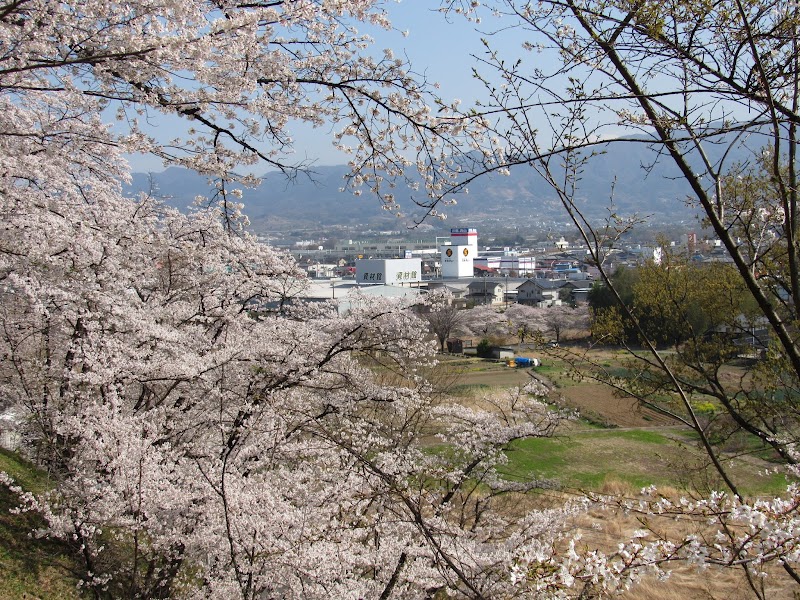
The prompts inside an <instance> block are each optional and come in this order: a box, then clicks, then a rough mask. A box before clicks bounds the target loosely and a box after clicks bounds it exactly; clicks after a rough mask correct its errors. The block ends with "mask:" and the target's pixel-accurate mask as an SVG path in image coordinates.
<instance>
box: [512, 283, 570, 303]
mask: <svg viewBox="0 0 800 600" xmlns="http://www.w3.org/2000/svg"><path fill="white" fill-rule="evenodd" d="M567 283H569V282H568V281H567V280H565V279H528V280H526V281H524V282H522V283H521V284H519V287H517V302H519V303H520V304H530V305H532V306H558V305H560V304H561V299H560V296H559V294H560V293H561V288H563V287H564V286H565V285H567Z"/></svg>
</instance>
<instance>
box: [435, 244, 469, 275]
mask: <svg viewBox="0 0 800 600" xmlns="http://www.w3.org/2000/svg"><path fill="white" fill-rule="evenodd" d="M440 250H441V257H442V277H472V273H473V269H472V261H473V259H474V258H475V255H476V254H477V252H475V250H474V249H473V248H472V247H471V246H447V245H446V246H442V247H441V249H440Z"/></svg>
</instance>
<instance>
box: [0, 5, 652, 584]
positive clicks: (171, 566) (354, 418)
mask: <svg viewBox="0 0 800 600" xmlns="http://www.w3.org/2000/svg"><path fill="white" fill-rule="evenodd" d="M359 21H361V22H368V23H371V24H373V25H376V26H388V23H387V22H386V19H385V16H384V14H383V13H382V11H381V10H380V7H379V6H378V3H377V2H374V1H372V0H348V1H347V2H342V1H338V0H313V1H312V0H298V1H292V2H288V1H287V2H281V1H272V0H269V1H264V2H261V1H256V2H236V1H233V2H228V1H222V2H202V1H197V0H188V1H180V2H173V1H159V0H155V1H149V0H134V1H132V2H124V3H120V2H115V1H113V0H112V1H110V2H102V3H101V2H96V1H94V0H84V1H80V0H78V1H75V2H52V1H49V0H29V1H25V2H16V3H9V4H5V5H3V6H2V7H0V36H2V45H1V48H0V102H2V109H3V110H2V111H0V123H2V127H0V144H2V146H3V151H2V152H1V153H0V164H2V169H0V211H2V223H3V225H2V227H1V228H0V296H1V298H0V353H1V354H2V357H3V359H2V362H1V363H0V395H2V397H3V399H4V401H7V402H9V403H12V404H14V405H15V406H16V407H19V408H21V409H23V410H24V415H25V421H24V424H23V442H24V448H23V449H24V451H25V452H27V453H28V454H29V455H30V456H31V457H32V458H33V459H34V460H35V461H36V462H37V464H39V465H40V466H41V467H42V468H44V469H47V470H48V472H49V473H50V475H51V480H52V483H53V486H52V489H50V490H48V491H47V492H44V493H41V494H39V495H34V494H31V493H30V492H26V491H25V490H22V489H21V488H20V487H19V486H18V485H17V484H16V482H14V481H13V480H11V478H10V477H9V476H8V475H6V474H0V482H1V483H2V485H5V486H7V487H9V488H10V489H12V490H13V491H14V492H16V493H17V494H18V495H19V498H20V503H21V510H36V511H39V512H41V514H42V515H43V516H44V518H45V523H46V527H44V528H43V529H42V531H38V532H36V533H37V535H49V536H58V537H60V538H63V539H64V540H66V541H67V542H69V543H70V544H72V545H73V546H74V550H75V553H76V556H79V557H80V559H81V561H82V572H81V573H80V579H81V584H82V585H83V586H85V588H86V589H87V591H88V593H89V594H91V595H92V596H93V597H95V598H105V597H113V598H117V597H131V598H142V597H146V598H168V597H186V598H226V599H228V598H265V597H281V598H295V597H298V598H299V597H302V598H332V597H333V598H338V597H353V598H356V597H377V598H389V597H426V596H429V597H433V596H437V595H438V596H453V595H455V596H461V597H471V598H488V597H502V596H512V595H515V594H517V593H518V592H519V587H518V582H519V580H520V578H524V580H525V582H526V583H525V585H527V586H530V587H531V589H532V590H533V589H535V593H536V595H537V597H542V596H543V595H551V596H563V595H565V594H570V593H572V591H573V590H574V595H578V594H580V593H581V590H582V589H583V587H584V586H585V585H592V586H596V585H602V586H607V587H608V588H609V589H613V588H616V587H619V586H622V585H626V584H627V583H629V582H630V580H631V578H633V577H635V576H636V573H637V570H636V568H634V566H633V565H631V568H628V565H624V564H623V565H622V567H619V568H618V567H617V566H613V567H611V566H609V561H610V559H606V558H604V557H599V556H597V555H596V554H594V553H592V552H587V553H578V552H575V551H570V552H566V553H563V554H561V553H558V552H556V548H557V545H558V544H559V543H560V541H561V540H566V539H567V538H568V537H569V534H570V527H569V525H568V520H569V519H570V518H572V517H573V516H574V515H575V514H577V513H578V512H580V511H581V510H582V506H581V505H580V504H577V505H571V504H564V505H563V506H561V507H558V508H556V509H552V510H536V511H530V512H527V513H525V512H523V511H519V512H518V513H515V512H513V511H508V510H503V506H504V504H506V503H504V502H502V501H501V500H502V499H503V497H507V496H512V497H514V496H515V495H518V494H523V493H525V492H526V491H527V490H528V489H529V488H530V487H532V486H534V485H535V484H536V483H535V482H530V483H529V484H519V483H515V482H510V481H508V480H506V479H504V478H503V477H501V476H500V471H499V467H501V466H502V464H503V463H504V461H505V460H506V455H505V453H504V450H506V449H507V448H508V445H509V444H510V443H511V442H512V441H513V440H515V439H518V438H521V437H529V436H540V435H548V434H549V433H551V432H552V431H553V428H554V427H555V426H556V425H557V423H558V421H559V419H560V416H559V415H557V414H554V413H553V412H552V411H550V410H548V409H547V408H546V407H544V406H543V405H542V404H541V403H540V402H539V401H538V399H537V394H538V392H537V391H536V390H528V391H518V392H517V393H515V394H511V395H508V396H504V397H503V398H498V399H494V400H493V402H492V403H491V404H490V405H487V406H486V407H483V408H480V407H476V408H465V407H462V406H459V405H457V404H452V403H448V402H445V401H443V400H441V399H440V398H439V396H438V395H436V394H432V393H431V388H430V384H429V383H428V382H427V381H426V380H425V378H424V377H423V376H422V370H423V368H424V367H426V366H427V365H430V364H432V361H433V347H432V345H431V344H430V343H428V342H426V341H425V336H424V335H422V332H423V331H424V325H423V322H422V321H421V319H420V318H419V317H418V316H416V315H415V313H414V311H412V310H410V308H411V307H410V306H409V305H407V304H404V303H402V302H399V301H397V302H390V303H386V302H383V301H377V300H374V299H369V298H361V299H359V300H358V301H356V302H354V303H353V306H352V307H351V310H350V311H349V312H348V314H347V315H344V316H341V315H339V314H338V311H337V310H336V307H335V306H334V305H332V304H307V303H303V302H302V301H301V300H300V298H299V292H300V291H301V290H302V288H303V286H304V285H305V279H304V277H303V275H302V273H301V271H300V269H299V268H298V267H297V265H296V264H295V263H294V262H293V261H292V260H291V259H290V258H289V257H288V256H285V255H283V254H281V253H280V252H278V251H276V250H274V249H272V248H269V247H266V246H264V245H262V244H259V243H258V242H257V240H255V239H254V238H253V237H252V236H250V235H249V234H248V233H247V231H246V228H245V227H244V224H245V222H246V221H245V218H244V217H243V215H242V212H241V207H240V206H239V205H238V204H237V202H236V197H235V195H234V194H232V193H230V192H229V184H230V182H231V181H233V180H239V181H244V182H248V181H249V179H248V178H247V177H240V176H237V175H236V174H235V173H236V170H237V169H238V168H239V167H242V166H245V167H246V166H249V165H253V164H254V163H255V162H256V161H262V162H264V163H266V164H269V165H272V166H274V167H276V168H279V169H282V170H284V171H286V172H287V174H291V173H292V172H293V170H294V169H295V168H296V167H299V166H302V165H297V164H292V163H290V162H289V160H290V155H289V150H290V149H291V139H290V137H289V124H290V122H291V121H292V120H299V121H306V122H309V123H312V124H318V125H322V124H323V123H327V122H335V123H337V124H338V126H339V127H340V129H339V130H338V133H337V134H336V135H335V136H334V142H335V143H337V144H339V145H340V146H341V147H342V148H345V146H346V145H348V144H352V147H351V148H350V151H351V153H352V160H351V167H352V175H351V179H350V181H349V183H350V184H351V185H352V186H354V187H359V186H364V187H366V188H367V189H369V190H370V191H372V192H373V193H375V194H377V195H378V196H379V197H380V198H381V199H382V201H383V202H384V203H385V205H386V206H388V207H390V208H393V207H394V204H395V202H394V198H393V196H392V193H391V191H390V190H391V185H393V181H392V180H397V179H398V178H399V179H402V177H403V172H404V169H405V168H406V167H407V166H409V165H413V166H416V168H418V170H420V171H421V172H422V174H423V175H424V176H425V182H426V186H427V189H428V191H430V192H434V193H435V192H436V190H438V189H439V188H440V186H442V185H446V184H447V183H448V182H449V181H450V178H451V174H450V173H449V172H448V165H449V164H450V163H449V161H450V156H451V154H452V153H453V152H454V151H455V146H454V144H455V141H454V140H455V139H457V136H458V135H460V134H461V133H463V132H465V131H466V130H464V129H463V125H462V124H461V123H459V122H457V121H454V120H452V119H451V118H450V117H449V116H448V115H449V113H448V108H447V106H446V105H443V104H441V103H439V104H437V101H436V99H435V98H432V97H429V96H427V95H426V94H427V92H426V90H427V88H426V86H425V82H424V81H423V82H420V81H418V80H416V79H414V78H412V77H411V76H409V74H408V72H407V70H406V68H405V65H404V64H403V62H402V61H398V60H397V59H395V58H394V57H393V56H392V55H391V53H389V52H388V51H387V52H386V53H385V54H384V55H383V56H382V57H381V58H374V57H371V56H370V55H369V53H367V52H366V51H365V44H366V43H367V39H366V38H365V37H363V36H361V35H359V34H358V33H357V32H356V30H355V28H354V26H353V23H356V22H359ZM429 101H430V104H432V105H433V106H434V107H436V109H437V112H436V116H434V113H433V110H432V109H431V108H430V107H429V106H430V105H429ZM113 115H116V117H117V119H118V121H117V123H116V124H109V123H107V122H106V121H107V119H108V118H111V117H113ZM162 117H163V118H174V119H178V120H185V121H186V122H187V124H188V125H189V127H188V128H187V129H186V131H185V135H184V136H181V137H179V138H178V139H174V140H170V141H167V142H165V141H163V140H160V139H157V137H155V136H153V135H150V134H149V132H148V129H147V126H146V124H147V123H148V121H149V120H150V119H151V118H162ZM129 152H140V153H152V154H154V155H156V156H158V157H161V158H162V159H163V160H164V161H166V162H167V163H170V164H180V165H183V166H186V167H189V168H192V169H196V170H198V171H200V172H201V173H205V174H208V175H209V176H210V177H213V178H215V180H216V181H217V191H218V193H217V195H216V196H215V197H213V198H208V199H200V201H199V202H198V204H197V206H196V208H195V209H194V210H193V211H191V212H190V213H189V214H182V213H179V212H177V211H175V210H172V209H169V208H167V207H165V206H163V205H162V204H160V203H159V202H158V201H157V200H156V199H154V198H152V197H149V196H146V195H145V196H143V197H140V198H137V199H129V198H125V197H123V195H122V193H121V184H122V182H123V181H125V180H126V178H127V177H128V166H127V164H126V162H125V160H124V154H125V153H129ZM510 504H514V503H513V502H511V503H510ZM564 544H565V545H566V544H568V542H566V541H565V542H564ZM537 565H538V566H537ZM534 571H535V573H537V574H535V575H534V574H532V573H533V572H534Z"/></svg>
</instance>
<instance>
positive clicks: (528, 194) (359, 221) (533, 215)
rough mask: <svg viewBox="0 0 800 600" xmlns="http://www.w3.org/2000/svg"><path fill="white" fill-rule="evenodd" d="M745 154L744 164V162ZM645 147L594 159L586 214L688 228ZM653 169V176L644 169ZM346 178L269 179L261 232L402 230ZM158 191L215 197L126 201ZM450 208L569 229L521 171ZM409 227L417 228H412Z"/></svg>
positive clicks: (585, 188)
mask: <svg viewBox="0 0 800 600" xmlns="http://www.w3.org/2000/svg"><path fill="white" fill-rule="evenodd" d="M744 152H745V151H744V150H742V157H741V158H740V160H744V156H745V154H744ZM653 158H654V155H652V154H649V151H648V149H647V146H646V145H644V144H624V143H623V144H610V145H609V146H608V147H607V148H606V150H605V152H604V153H603V154H600V155H598V156H595V157H593V158H592V159H590V161H589V162H588V163H587V164H586V166H585V168H584V170H583V173H582V175H581V181H580V186H579V191H578V195H579V197H580V206H581V208H582V210H584V211H585V212H586V214H588V215H590V216H592V217H593V218H602V217H603V216H605V215H607V214H608V211H609V207H610V206H611V204H612V198H613V211H614V212H616V213H617V214H620V215H630V214H633V213H637V214H639V215H648V216H649V217H650V220H651V221H653V222H668V223H669V222H676V220H678V221H687V220H690V219H692V218H693V213H692V211H690V210H689V209H687V207H686V204H685V202H684V200H685V199H686V198H687V197H688V195H689V194H690V190H689V188H688V186H687V185H686V183H685V182H684V181H683V180H682V179H681V178H680V177H679V174H678V172H677V169H676V168H675V167H674V165H672V164H671V163H670V162H668V161H667V160H666V159H664V160H662V161H660V162H658V163H656V164H655V165H654V166H653V165H650V164H648V163H652V162H653ZM643 165H647V166H648V167H650V168H648V169H645V168H643ZM346 172H347V168H346V167H345V166H322V167H315V168H313V172H311V173H309V174H308V175H300V176H298V177H297V178H296V179H294V180H291V181H290V180H287V179H286V177H285V176H283V175H282V174H280V173H277V172H272V173H267V174H265V175H264V176H263V178H262V184H261V185H260V186H259V187H258V188H257V189H247V190H244V196H243V202H244V204H245V212H246V213H247V215H248V216H249V217H250V219H251V222H252V223H253V227H254V229H255V230H256V231H258V230H262V231H276V230H285V229H288V228H298V227H302V228H304V227H309V226H312V227H313V226H331V225H359V226H365V225H374V226H377V227H381V226H388V227H392V228H397V219H396V218H395V217H394V216H392V215H391V214H390V213H387V212H386V211H384V210H382V209H381V206H380V202H379V201H378V200H377V199H376V198H374V197H370V195H369V194H367V193H365V194H364V195H362V196H359V197H356V196H354V195H353V194H352V193H350V192H340V191H339V190H340V188H341V187H342V185H343V182H344V176H345V174H346ZM151 189H153V190H155V193H156V195H158V196H160V197H162V198H165V199H166V200H167V201H168V203H169V204H171V205H173V206H176V207H178V208H181V209H183V208H186V207H188V206H189V205H190V204H191V203H192V201H193V199H194V198H195V197H196V196H205V195H208V194H209V193H210V188H209V184H208V181H207V179H206V178H205V177H203V176H201V175H197V174H196V173H194V172H192V171H188V170H185V169H180V168H175V167H172V168H169V169H166V170H165V171H163V172H160V173H150V174H146V173H135V174H134V176H133V181H132V183H131V185H130V186H128V187H127V189H126V193H129V194H135V193H138V192H140V191H147V190H151ZM397 199H398V201H399V202H400V204H401V207H402V209H403V212H404V213H406V215H407V218H408V219H409V220H413V219H415V218H417V219H418V218H419V216H420V214H422V211H421V209H419V208H418V207H416V206H414V204H413V202H412V201H411V200H410V193H409V195H408V196H406V197H403V195H402V194H400V193H398V194H397ZM457 201H458V202H457V205H455V206H450V207H445V209H443V210H445V212H447V214H448V222H450V223H453V225H454V226H455V225H456V224H466V223H474V224H476V225H482V224H484V223H486V222H490V221H495V222H500V223H502V222H511V223H514V222H516V223H518V224H520V225H532V224H536V223H539V224H546V223H548V222H555V223H558V222H562V223H563V222H564V221H565V220H566V217H565V214H564V209H563V207H562V206H561V204H560V203H559V201H558V199H557V196H556V194H555V192H554V191H553V190H552V188H551V187H550V186H549V185H548V184H547V183H546V182H545V181H544V179H543V178H541V177H540V176H539V175H538V174H537V173H536V172H535V170H534V169H533V168H530V167H525V166H522V167H519V168H516V169H514V170H512V171H511V175H510V176H507V177H503V176H498V175H491V176H486V177H483V178H480V179H478V180H477V181H476V182H474V183H473V184H472V185H471V186H470V188H469V193H468V194H465V195H461V196H460V197H458V199H457ZM409 222H410V221H409Z"/></svg>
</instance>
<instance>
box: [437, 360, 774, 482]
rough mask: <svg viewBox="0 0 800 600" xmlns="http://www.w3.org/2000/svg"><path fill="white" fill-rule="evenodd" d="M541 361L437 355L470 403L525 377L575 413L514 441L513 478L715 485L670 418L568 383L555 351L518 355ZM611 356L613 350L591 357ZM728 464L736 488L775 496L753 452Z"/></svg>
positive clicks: (765, 465)
mask: <svg viewBox="0 0 800 600" xmlns="http://www.w3.org/2000/svg"><path fill="white" fill-rule="evenodd" d="M523 355H528V356H536V357H538V358H540V359H541V360H542V366H541V367H539V368H536V369H533V370H530V369H520V368H514V367H509V366H508V364H507V363H506V362H505V361H499V360H498V361H492V360H484V359H478V358H464V357H444V358H443V359H442V364H443V366H444V367H445V368H446V369H447V370H449V371H451V374H450V378H451V379H452V385H451V388H450V393H451V394H452V395H454V396H460V397H462V398H463V399H464V401H465V402H467V403H469V402H471V401H472V399H477V398H480V396H481V395H482V394H489V393H491V392H493V391H496V390H497V389H498V388H515V387H520V386H523V385H525V384H526V383H527V382H528V381H530V379H531V377H536V378H537V379H540V380H542V381H545V382H546V383H547V384H548V385H549V387H551V392H550V397H549V398H548V401H549V402H550V403H551V404H552V405H554V406H557V407H560V408H565V409H572V410H575V411H577V412H578V414H579V415H580V418H579V419H577V420H573V421H570V422H567V423H565V424H564V425H563V426H562V427H561V429H560V430H559V432H558V434H557V435H556V436H555V437H553V438H544V439H528V440H521V441H519V442H517V443H516V444H515V445H514V448H513V450H512V451H511V452H510V453H509V465H508V468H507V474H508V476H509V477H511V478H515V479H518V480H530V479H538V480H542V481H543V482H545V484H546V485H552V486H554V487H557V488H560V489H565V490H575V491H600V490H602V489H603V488H604V487H607V486H609V485H611V486H618V485H622V486H624V487H626V488H628V489H629V490H630V491H631V492H632V493H633V492H635V491H637V490H638V489H640V488H642V487H646V486H648V485H657V486H659V487H662V486H668V487H670V488H673V489H687V490H698V491H701V492H705V491H707V490H708V489H712V488H719V487H721V482H719V481H717V480H716V479H715V478H714V477H713V476H711V475H710V474H709V473H710V469H708V468H707V464H706V458H705V455H704V453H703V452H701V451H700V450H699V449H698V448H697V445H696V443H695V440H694V437H693V435H692V433H691V432H690V431H688V430H687V429H686V428H684V427H682V426H680V424H678V423H676V422H674V421H673V420H671V419H669V418H668V417H665V416H663V415H660V414H658V413H656V412H655V411H652V410H649V409H646V408H642V407H640V406H638V405H637V403H636V401H635V400H634V399H633V398H621V397H619V396H617V395H615V394H614V392H613V391H612V390H611V389H610V388H609V387H607V386H605V385H603V384H601V383H597V382H587V381H575V380H574V379H572V378H570V377H569V376H568V374H567V373H566V371H567V368H566V365H565V364H564V362H563V361H562V360H561V359H559V358H558V357H557V356H548V355H546V354H543V353H523ZM596 358H597V359H599V360H603V361H614V360H615V355H614V353H613V352H612V351H600V352H598V356H597V357H596ZM730 460H731V465H732V466H731V468H732V471H733V473H735V474H736V475H737V477H738V479H739V480H740V481H742V482H743V484H742V486H743V491H744V492H745V493H747V494H753V495H775V494H780V493H781V492H782V491H785V488H786V479H785V478H784V476H783V475H781V474H776V473H769V474H767V471H768V470H769V468H770V466H771V465H770V463H769V462H768V461H766V460H763V459H762V458H758V457H756V456H754V455H748V456H746V457H739V456H737V457H734V456H733V455H731V457H730Z"/></svg>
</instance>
